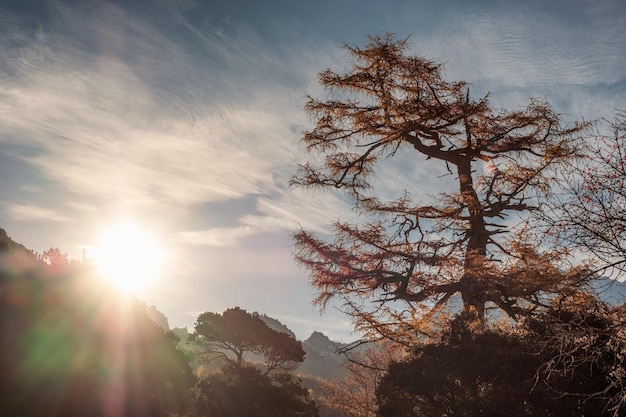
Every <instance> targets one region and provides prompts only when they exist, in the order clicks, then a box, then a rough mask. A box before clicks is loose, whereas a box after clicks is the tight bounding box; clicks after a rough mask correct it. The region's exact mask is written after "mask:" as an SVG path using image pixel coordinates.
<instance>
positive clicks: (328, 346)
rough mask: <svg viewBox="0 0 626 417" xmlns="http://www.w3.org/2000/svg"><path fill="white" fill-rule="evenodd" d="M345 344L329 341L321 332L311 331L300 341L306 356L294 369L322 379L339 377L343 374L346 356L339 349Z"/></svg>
mask: <svg viewBox="0 0 626 417" xmlns="http://www.w3.org/2000/svg"><path fill="white" fill-rule="evenodd" d="M346 346H347V345H346V344H343V343H338V342H333V341H331V340H330V339H329V338H328V337H327V336H326V335H324V334H323V333H321V332H313V333H312V334H311V336H310V337H309V338H308V339H306V340H305V341H304V342H302V347H303V348H304V352H305V353H306V356H305V357H304V362H302V363H301V364H300V365H299V366H298V368H297V369H296V371H297V372H299V373H301V374H306V375H310V376H314V377H318V378H323V379H333V378H340V377H342V376H343V374H344V368H343V367H344V365H345V363H346V357H345V356H344V355H343V354H342V353H340V352H339V351H340V350H341V349H342V348H344V347H346Z"/></svg>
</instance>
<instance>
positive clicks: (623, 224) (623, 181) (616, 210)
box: [549, 112, 626, 276]
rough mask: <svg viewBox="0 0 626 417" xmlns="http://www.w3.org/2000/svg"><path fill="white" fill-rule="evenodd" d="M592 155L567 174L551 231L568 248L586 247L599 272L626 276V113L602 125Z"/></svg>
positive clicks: (589, 150)
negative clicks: (625, 274)
mask: <svg viewBox="0 0 626 417" xmlns="http://www.w3.org/2000/svg"><path fill="white" fill-rule="evenodd" d="M595 133H596V135H595V136H593V137H591V138H590V139H589V141H588V144H587V148H586V151H587V157H586V158H584V159H582V160H580V161H577V162H578V163H577V164H573V165H572V166H571V169H570V170H567V171H565V173H564V177H565V179H566V181H564V187H565V189H564V192H563V196H562V198H561V199H559V200H558V201H556V202H555V204H553V205H552V208H553V211H552V212H551V213H549V214H550V219H549V227H550V229H551V231H552V232H553V233H554V235H555V236H556V237H557V238H558V239H560V240H561V241H562V243H564V244H565V245H569V246H572V245H573V246H576V247H580V248H583V249H585V250H586V251H587V253H589V254H591V255H592V256H593V257H594V258H595V259H596V260H597V261H598V264H597V265H596V268H597V270H598V272H600V273H602V274H605V275H610V274H612V273H615V274H616V276H619V275H621V274H623V273H624V272H626V113H624V112H620V113H618V115H617V117H616V119H615V120H613V121H611V122H608V121H601V122H600V123H599V124H598V128H597V131H596V132H595Z"/></svg>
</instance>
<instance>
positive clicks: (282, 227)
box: [0, 0, 626, 342]
mask: <svg viewBox="0 0 626 417" xmlns="http://www.w3.org/2000/svg"><path fill="white" fill-rule="evenodd" d="M388 32H391V33H395V34H396V35H397V37H398V38H404V37H407V36H410V41H409V42H410V45H411V46H410V48H411V53H413V54H416V55H421V56H425V57H428V58H432V59H436V60H438V61H440V62H442V63H445V66H446V76H447V78H448V79H450V80H465V81H468V82H470V83H471V93H472V95H473V96H474V97H480V96H482V95H484V94H486V93H489V94H490V102H491V104H492V105H493V106H494V107H496V108H508V109H518V108H521V107H522V106H524V105H525V103H527V100H528V98H529V97H531V96H532V97H543V98H546V99H547V100H548V101H550V103H551V104H552V105H553V107H554V108H555V109H556V111H557V112H559V113H562V114H563V117H564V119H565V120H566V121H568V122H570V123H573V122H574V121H575V120H580V119H582V118H584V119H585V120H594V119H597V118H601V117H607V118H612V117H613V115H614V114H615V110H616V109H624V108H626V104H625V103H626V101H625V100H626V71H625V70H624V69H625V68H626V42H624V40H625V39H626V2H623V1H621V0H606V1H602V0H598V1H594V0H571V1H565V0H560V1H559V0H555V1H545V0H538V1H534V0H529V1H519V0H516V1H506V0H505V1H495V0H494V1H487V0H483V1H466V0H459V1H435V0H424V1H422V0H388V1H373V0H316V1H294V0H265V1H256V0H249V1H245V0H205V1H192V0H137V1H121V0H118V1H108V2H107V1H100V0H83V1H78V0H72V1H69V0H65V1H47V0H38V1H35V0H0V228H3V229H5V230H6V231H7V233H8V234H9V236H11V237H12V238H13V240H15V241H17V242H19V243H22V244H24V245H25V246H27V247H28V248H30V249H33V250H35V251H38V252H43V251H44V250H46V249H48V248H50V247H59V248H60V249H61V250H62V251H63V252H66V253H68V254H69V255H70V257H72V258H75V259H80V258H81V256H82V251H83V248H84V247H87V248H88V249H89V248H93V247H94V246H95V245H97V240H98V237H99V236H100V235H101V234H102V233H103V232H106V231H107V230H109V229H111V228H112V227H114V226H115V225H117V224H119V223H120V222H123V221H131V222H133V223H134V224H136V225H137V227H139V228H141V229H142V230H145V231H149V233H150V234H151V235H152V236H154V239H155V240H156V241H157V242H158V245H159V247H160V248H162V249H163V259H162V267H161V271H160V273H159V276H158V278H157V279H156V280H155V281H154V282H152V283H151V284H150V285H146V286H145V287H144V288H143V289H142V290H140V292H139V293H138V296H139V297H141V298H143V299H144V300H145V301H146V302H147V303H148V304H154V305H155V306H156V307H157V308H158V309H159V310H160V311H162V312H163V313H164V314H165V315H166V316H167V317H168V319H169V322H170V326H171V327H181V326H188V327H193V324H194V322H195V320H196V318H197V316H198V314H200V313H202V312H205V311H213V312H222V311H224V310H225V309H227V308H230V307H235V306H239V307H242V308H245V309H247V310H248V311H250V312H253V311H257V312H260V313H265V314H267V315H269V316H271V317H274V318H277V319H278V320H280V321H281V322H283V323H284V324H286V325H287V326H288V327H289V328H290V329H292V330H293V331H294V332H295V334H296V336H297V337H298V339H301V340H303V339H306V338H307V337H308V336H309V335H310V334H311V332H312V331H314V330H317V331H322V332H323V333H325V334H326V335H327V336H329V337H330V338H331V339H333V340H337V341H342V342H348V341H351V340H353V339H354V338H356V335H355V334H354V333H352V332H351V327H350V322H349V319H348V317H346V316H344V315H342V314H341V313H340V312H339V311H338V310H337V309H336V308H334V307H332V306H331V307H329V308H328V309H327V310H326V312H325V313H324V314H323V315H322V314H320V312H319V311H317V310H316V309H315V308H314V307H313V306H312V305H311V301H312V299H313V297H314V292H313V289H312V288H311V287H310V286H309V284H308V279H307V272H306V271H305V270H303V269H302V268H300V267H299V266H298V265H296V264H295V262H294V260H293V251H294V248H293V241H292V239H291V234H292V233H293V232H294V231H295V230H297V228H298V227H302V228H304V229H307V230H312V231H315V232H317V233H319V234H320V235H321V236H324V234H325V233H326V232H328V230H329V225H330V224H331V223H332V222H333V221H335V220H337V219H345V218H350V216H352V215H353V212H352V211H351V208H350V204H349V201H346V200H345V198H344V197H343V196H341V195H339V194H334V193H321V192H315V193H311V192H310V191H306V190H301V189H294V188H290V187H289V185H288V183H289V180H290V178H291V177H292V176H293V174H294V172H295V170H296V167H297V164H298V163H302V162H304V161H305V160H306V158H307V157H308V156H307V155H306V154H304V152H303V149H302V147H301V146H300V143H299V139H300V137H301V135H302V132H303V131H305V130H307V129H310V128H311V127H312V120H311V119H310V117H309V116H308V115H307V114H306V112H305V111H304V104H305V102H306V95H307V94H310V95H312V96H315V97H323V96H324V94H325V92H324V90H322V89H321V88H320V86H319V85H318V83H317V79H316V77H317V74H318V73H319V72H320V71H322V70H324V69H326V68H331V69H333V70H335V71H339V72H340V71H342V70H346V69H347V68H349V65H350V61H349V57H348V55H347V53H346V51H345V49H343V48H342V46H343V45H344V44H348V45H356V46H363V45H364V44H365V43H366V41H367V37H368V36H370V35H383V34H385V33H388ZM429 174H430V175H429ZM377 181H378V184H379V186H380V188H379V189H380V190H381V194H382V195H383V196H389V197H391V196H394V195H399V194H400V193H401V192H402V191H403V190H404V189H410V190H411V191H413V192H414V193H416V194H417V195H423V196H427V195H428V193H429V192H436V191H439V190H441V188H440V187H441V185H440V183H441V179H440V178H437V175H433V171H429V170H428V166H427V164H426V163H425V162H424V161H423V160H420V159H415V158H414V155H400V156H399V158H398V160H397V162H395V163H394V164H390V165H389V166H388V167H387V168H386V171H385V172H384V173H380V176H379V177H378V178H377Z"/></svg>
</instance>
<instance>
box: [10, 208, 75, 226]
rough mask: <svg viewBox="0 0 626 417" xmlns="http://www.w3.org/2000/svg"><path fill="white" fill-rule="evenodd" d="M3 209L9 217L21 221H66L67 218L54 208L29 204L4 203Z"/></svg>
mask: <svg viewBox="0 0 626 417" xmlns="http://www.w3.org/2000/svg"><path fill="white" fill-rule="evenodd" d="M4 210H5V211H6V213H7V214H8V216H9V218H11V219H12V220H16V221H23V222H32V221H34V222H39V221H52V222H66V221H68V220H69V218H68V217H67V216H65V215H64V214H61V213H59V212H57V211H56V210H53V209H49V208H45V207H39V206H36V205H30V204H6V205H5V206H4Z"/></svg>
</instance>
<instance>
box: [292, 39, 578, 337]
mask: <svg viewBox="0 0 626 417" xmlns="http://www.w3.org/2000/svg"><path fill="white" fill-rule="evenodd" d="M346 49H347V51H348V53H349V55H350V56H351V58H352V59H353V65H352V69H351V70H349V71H347V72H345V73H335V72H333V71H332V70H330V69H329V70H325V71H323V72H321V73H320V75H319V81H320V83H321V84H322V86H324V87H326V88H327V91H328V92H327V95H326V96H325V98H324V99H317V98H313V97H309V100H308V102H307V104H306V110H307V111H308V113H309V114H310V115H311V116H312V118H313V120H314V122H315V125H314V127H313V129H312V130H310V131H307V132H305V133H304V135H303V137H302V143H303V145H304V146H305V148H306V150H307V151H308V153H309V154H310V155H311V158H310V161H309V162H307V163H305V164H302V165H301V166H300V168H299V170H298V172H297V174H296V176H295V177H294V179H293V180H292V183H293V185H296V186H302V187H305V188H322V189H333V188H335V189H340V190H342V191H344V192H345V193H346V194H347V195H348V196H349V197H350V198H351V199H352V200H353V202H354V206H355V208H356V209H357V210H358V213H359V219H358V220H357V221H356V223H348V222H346V221H341V220H340V221H337V222H336V223H335V224H334V228H333V233H334V239H332V241H329V240H328V239H325V238H322V237H319V236H316V235H314V234H312V233H310V232H308V231H306V230H299V231H297V232H296V233H295V235H294V236H295V242H296V247H297V254H296V257H297V260H298V261H299V262H300V263H301V264H302V265H304V266H305V267H306V268H308V270H309V272H310V275H311V283H312V285H313V287H314V288H315V289H316V290H317V297H316V299H315V303H316V304H317V305H318V306H320V307H321V308H324V307H325V306H326V305H327V303H328V302H329V301H330V300H331V299H338V300H339V302H340V303H342V304H343V307H344V309H345V311H346V312H347V313H348V314H350V315H351V316H352V317H353V318H354V322H355V325H356V327H357V328H359V329H360V330H362V331H366V332H368V331H369V332H370V334H376V335H383V336H388V337H392V336H391V335H398V334H399V330H400V329H401V328H403V327H405V328H407V329H410V330H411V331H412V332H415V330H419V329H422V330H424V329H425V327H424V326H423V325H422V324H424V323H431V322H432V319H433V318H434V317H437V316H439V315H440V312H441V311H442V310H443V309H444V308H445V307H446V306H454V305H455V304H454V300H457V299H459V298H460V301H456V303H457V305H458V304H460V305H461V309H460V310H461V313H462V314H463V315H464V317H466V319H467V320H468V321H470V322H474V323H477V324H479V325H481V324H483V323H484V320H485V309H486V308H489V307H494V308H497V309H499V311H501V312H504V313H506V314H507V315H509V316H510V317H512V318H519V317H521V316H523V315H524V314H525V313H526V312H528V311H531V310H533V309H536V308H537V307H538V306H541V305H542V304H543V302H544V300H545V298H544V297H545V296H546V295H549V294H557V293H561V292H563V291H567V290H568V289H569V288H571V287H572V286H579V285H580V284H581V283H582V281H584V280H585V279H586V278H587V277H588V274H586V272H587V271H586V269H585V268H584V267H572V266H570V265H568V264H566V263H565V262H564V260H565V259H567V257H566V256H565V255H566V254H565V253H564V252H563V250H557V249H554V248H552V249H550V248H541V247H540V245H539V244H538V243H537V238H536V237H535V236H533V235H532V232H531V230H530V229H529V228H528V215H529V213H531V212H532V211H534V210H537V209H538V208H539V207H540V206H541V204H542V202H543V201H544V200H545V198H547V197H548V196H549V194H550V190H551V186H552V185H553V184H554V183H555V181H557V173H558V170H559V167H560V166H562V164H563V163H565V162H568V161H571V160H573V159H575V158H577V157H579V156H580V150H581V148H580V143H581V142H580V141H579V137H580V135H581V134H582V133H583V132H584V130H585V128H586V126H587V125H586V124H585V123H579V124H573V125H572V126H565V125H564V123H563V121H562V120H561V117H560V116H559V115H558V114H556V113H555V112H554V111H553V110H552V109H551V107H550V105H549V104H548V103H546V102H545V101H542V100H538V99H530V100H529V102H528V104H527V105H526V106H525V107H524V108H522V109H520V110H512V111H509V110H499V109H494V108H492V107H491V106H490V104H489V101H488V97H486V96H485V97H482V98H479V99H473V98H472V97H471V95H470V88H469V85H468V84H467V83H465V82H460V81H459V82H457V81H447V80H445V79H444V73H443V66H442V65H441V64H439V63H437V62H435V61H433V60H429V59H426V58H422V57H418V56H411V55H409V54H407V52H408V49H409V44H408V41H407V40H406V39H404V40H397V39H395V38H394V37H393V36H392V35H387V36H384V37H371V38H370V41H369V43H368V44H367V45H366V46H365V47H364V48H359V47H349V46H347V47H346ZM399 155H403V156H405V158H404V160H407V159H409V160H410V161H411V162H410V164H411V166H407V167H406V172H407V175H410V173H413V172H416V169H415V167H419V166H420V165H424V164H425V163H426V161H428V163H429V164H433V163H435V164H438V165H439V166H440V167H442V168H443V169H445V170H446V171H447V172H448V177H446V178H429V180H431V181H439V183H440V187H438V189H439V190H442V191H441V192H440V193H439V194H437V195H435V196H432V198H431V199H430V200H429V201H415V200H414V198H413V195H412V192H414V191H416V190H418V189H419V186H420V183H421V182H423V181H424V179H423V178H419V177H410V178H403V179H402V180H406V183H409V184H412V185H411V186H412V187H415V189H413V190H405V194H404V195H402V196H400V197H399V198H397V199H385V198H383V197H382V194H383V191H386V190H385V189H384V188H381V187H379V186H378V184H377V182H376V180H377V179H378V178H379V177H380V175H383V174H384V172H379V171H377V170H379V169H380V170H382V169H383V168H384V164H383V162H384V161H385V160H387V159H390V158H397V157H398V156H399ZM429 166H431V165H429ZM422 175H428V173H427V172H425V173H423V174H422ZM459 296H460V297H459Z"/></svg>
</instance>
